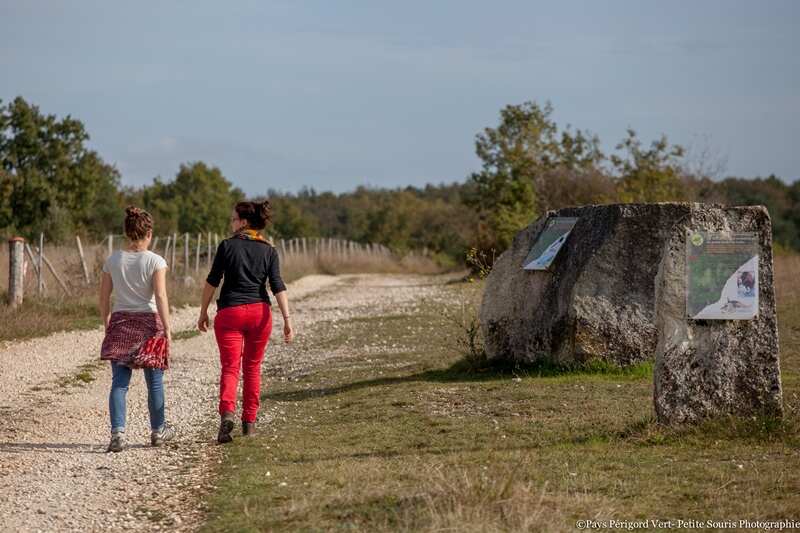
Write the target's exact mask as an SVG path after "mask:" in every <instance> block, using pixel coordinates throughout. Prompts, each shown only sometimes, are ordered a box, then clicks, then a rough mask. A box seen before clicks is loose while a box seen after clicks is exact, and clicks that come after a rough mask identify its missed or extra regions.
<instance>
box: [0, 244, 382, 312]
mask: <svg viewBox="0 0 800 533" xmlns="http://www.w3.org/2000/svg"><path fill="white" fill-rule="evenodd" d="M223 238H225V237H224V236H220V235H219V234H217V233H213V232H204V233H191V234H190V233H172V234H169V235H157V236H155V237H153V240H152V241H151V243H150V248H149V249H150V250H151V251H153V252H155V253H157V254H159V255H161V256H162V257H164V258H165V259H166V260H167V264H168V265H169V274H170V276H172V277H184V278H186V277H190V276H195V277H196V276H197V275H199V274H200V273H201V271H202V272H207V271H208V269H210V267H211V263H212V262H213V260H214V255H215V254H216V250H217V247H218V246H219V242H220V240H221V239H223ZM268 241H269V242H270V244H271V245H273V246H274V247H275V249H276V250H277V251H278V255H279V257H280V260H281V264H282V265H289V266H291V265H293V264H294V265H302V264H307V263H309V262H314V261H320V260H325V261H329V262H338V263H343V262H345V263H353V264H359V263H362V264H364V263H367V262H370V261H372V262H375V261H376V260H395V259H398V258H397V257H395V254H393V253H392V251H391V250H390V249H389V248H388V247H386V246H384V245H382V244H375V243H359V242H354V241H351V240H346V239H336V238H327V237H317V238H308V237H299V238H293V239H278V240H277V241H275V240H268ZM126 246H127V241H126V239H125V236H124V235H122V234H108V235H106V236H105V237H104V238H103V239H102V240H101V241H100V242H99V243H85V242H82V241H81V238H80V237H79V236H76V237H75V240H74V245H65V244H59V245H56V244H51V245H48V243H47V242H46V236H45V235H44V234H43V233H42V234H40V235H39V238H38V239H35V242H27V241H25V240H24V239H22V238H19V237H15V238H12V239H10V240H9V241H8V247H7V248H5V250H4V253H3V254H0V255H6V254H7V257H4V258H2V259H4V261H3V263H4V264H8V265H9V267H8V270H6V271H5V274H7V278H6V279H5V280H4V281H5V284H4V285H5V286H7V287H8V290H7V298H6V301H7V303H8V304H9V305H11V306H12V307H15V306H17V305H19V304H20V303H22V300H23V297H24V296H25V295H36V296H42V295H45V294H48V292H49V293H50V294H52V291H54V290H56V291H60V292H61V293H63V294H64V295H66V296H69V295H71V294H72V293H73V292H74V291H75V290H77V289H79V288H80V287H81V286H89V285H93V284H95V283H97V281H98V280H99V277H100V272H101V269H102V265H103V263H104V262H105V259H106V258H107V257H108V256H109V255H111V254H112V253H114V252H115V251H116V250H121V249H125V247H126Z"/></svg>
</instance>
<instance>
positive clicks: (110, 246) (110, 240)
mask: <svg viewBox="0 0 800 533" xmlns="http://www.w3.org/2000/svg"><path fill="white" fill-rule="evenodd" d="M113 253H114V236H113V235H111V234H109V235H108V255H111V254H113ZM106 257H108V256H106Z"/></svg>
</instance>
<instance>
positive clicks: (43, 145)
mask: <svg viewBox="0 0 800 533" xmlns="http://www.w3.org/2000/svg"><path fill="white" fill-rule="evenodd" d="M0 103H1V102H0ZM88 140H89V134H88V133H87V132H86V130H85V128H84V126H83V124H82V123H81V122H80V121H79V120H76V119H73V118H71V117H70V116H67V117H66V118H64V119H61V120H58V119H57V118H56V117H55V115H43V114H42V113H41V112H40V111H39V108H38V107H36V106H34V105H31V104H29V103H28V102H26V101H25V100H24V99H23V98H22V97H17V98H16V99H14V101H13V102H11V103H9V104H8V105H6V106H4V107H3V106H0V167H1V168H2V174H0V195H2V198H3V204H4V206H10V207H5V208H3V209H0V227H6V228H8V227H13V228H15V229H16V230H17V231H19V232H21V233H22V234H23V235H26V236H28V237H32V236H33V235H34V234H36V233H38V232H39V231H43V230H45V229H47V232H48V235H49V237H50V238H51V239H53V238H56V239H57V238H59V237H62V238H63V237H66V236H67V235H69V234H71V233H72V231H73V230H75V229H78V230H87V231H89V232H92V233H103V232H104V231H105V230H106V229H107V228H106V226H107V224H108V221H107V219H105V218H100V219H98V218H97V217H96V209H97V208H98V206H109V205H112V206H115V205H116V203H117V201H118V198H117V194H116V191H117V188H118V185H119V173H118V172H117V170H116V169H115V168H114V167H113V166H111V165H108V164H106V163H105V162H103V160H102V159H101V158H100V156H99V155H98V154H97V153H96V152H94V151H92V150H89V149H88V148H87V147H86V145H85V143H86V142H87V141H88ZM97 224H100V225H101V226H102V227H98V226H96V225H97Z"/></svg>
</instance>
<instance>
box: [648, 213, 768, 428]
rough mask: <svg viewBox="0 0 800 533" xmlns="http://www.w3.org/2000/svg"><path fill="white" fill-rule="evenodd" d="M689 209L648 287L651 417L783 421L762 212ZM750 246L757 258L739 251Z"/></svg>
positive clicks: (675, 420)
mask: <svg viewBox="0 0 800 533" xmlns="http://www.w3.org/2000/svg"><path fill="white" fill-rule="evenodd" d="M687 207H688V209H687V211H686V213H685V215H684V216H682V217H680V218H679V219H676V222H677V223H676V224H675V225H674V226H673V228H672V231H671V232H670V235H669V238H668V239H667V241H666V245H665V249H664V253H663V257H662V259H661V263H660V265H659V267H658V274H657V276H656V280H655V289H656V293H655V308H656V317H655V324H656V329H657V331H658V342H657V346H656V362H655V375H654V404H655V411H656V417H657V418H658V420H659V422H662V423H682V422H693V421H697V420H700V419H703V418H707V417H712V416H717V415H723V414H737V415H742V414H745V415H749V414H766V415H772V416H775V415H777V416H780V415H781V414H782V398H781V376H780V364H779V355H778V324H777V316H776V312H775V292H774V289H773V284H772V226H771V223H770V218H769V214H768V213H767V210H766V209H765V208H763V207H734V208H723V207H719V206H705V205H701V204H689V205H688V206H687ZM709 239H713V240H714V242H713V243H712V244H711V245H712V247H713V249H711V250H709V249H707V247H708V242H707V241H709ZM748 246H754V248H755V250H754V252H755V253H756V254H757V255H753V253H752V252H750V253H744V252H745V251H746V250H747V247H748ZM704 253H705V254H709V253H711V254H715V255H712V256H710V257H708V256H703V254H704ZM725 254H728V256H729V257H725ZM735 254H740V257H739V259H738V260H737V259H736V258H735V257H734V256H735ZM732 257H733V259H734V260H733V261H731V258H732ZM737 265H741V266H738V267H737ZM703 291H705V292H706V293H708V294H703ZM697 317H708V318H697Z"/></svg>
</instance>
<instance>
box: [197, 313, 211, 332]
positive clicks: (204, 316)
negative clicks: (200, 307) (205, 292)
mask: <svg viewBox="0 0 800 533" xmlns="http://www.w3.org/2000/svg"><path fill="white" fill-rule="evenodd" d="M197 329H199V330H200V331H208V313H207V312H206V311H200V318H198V319H197Z"/></svg>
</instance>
